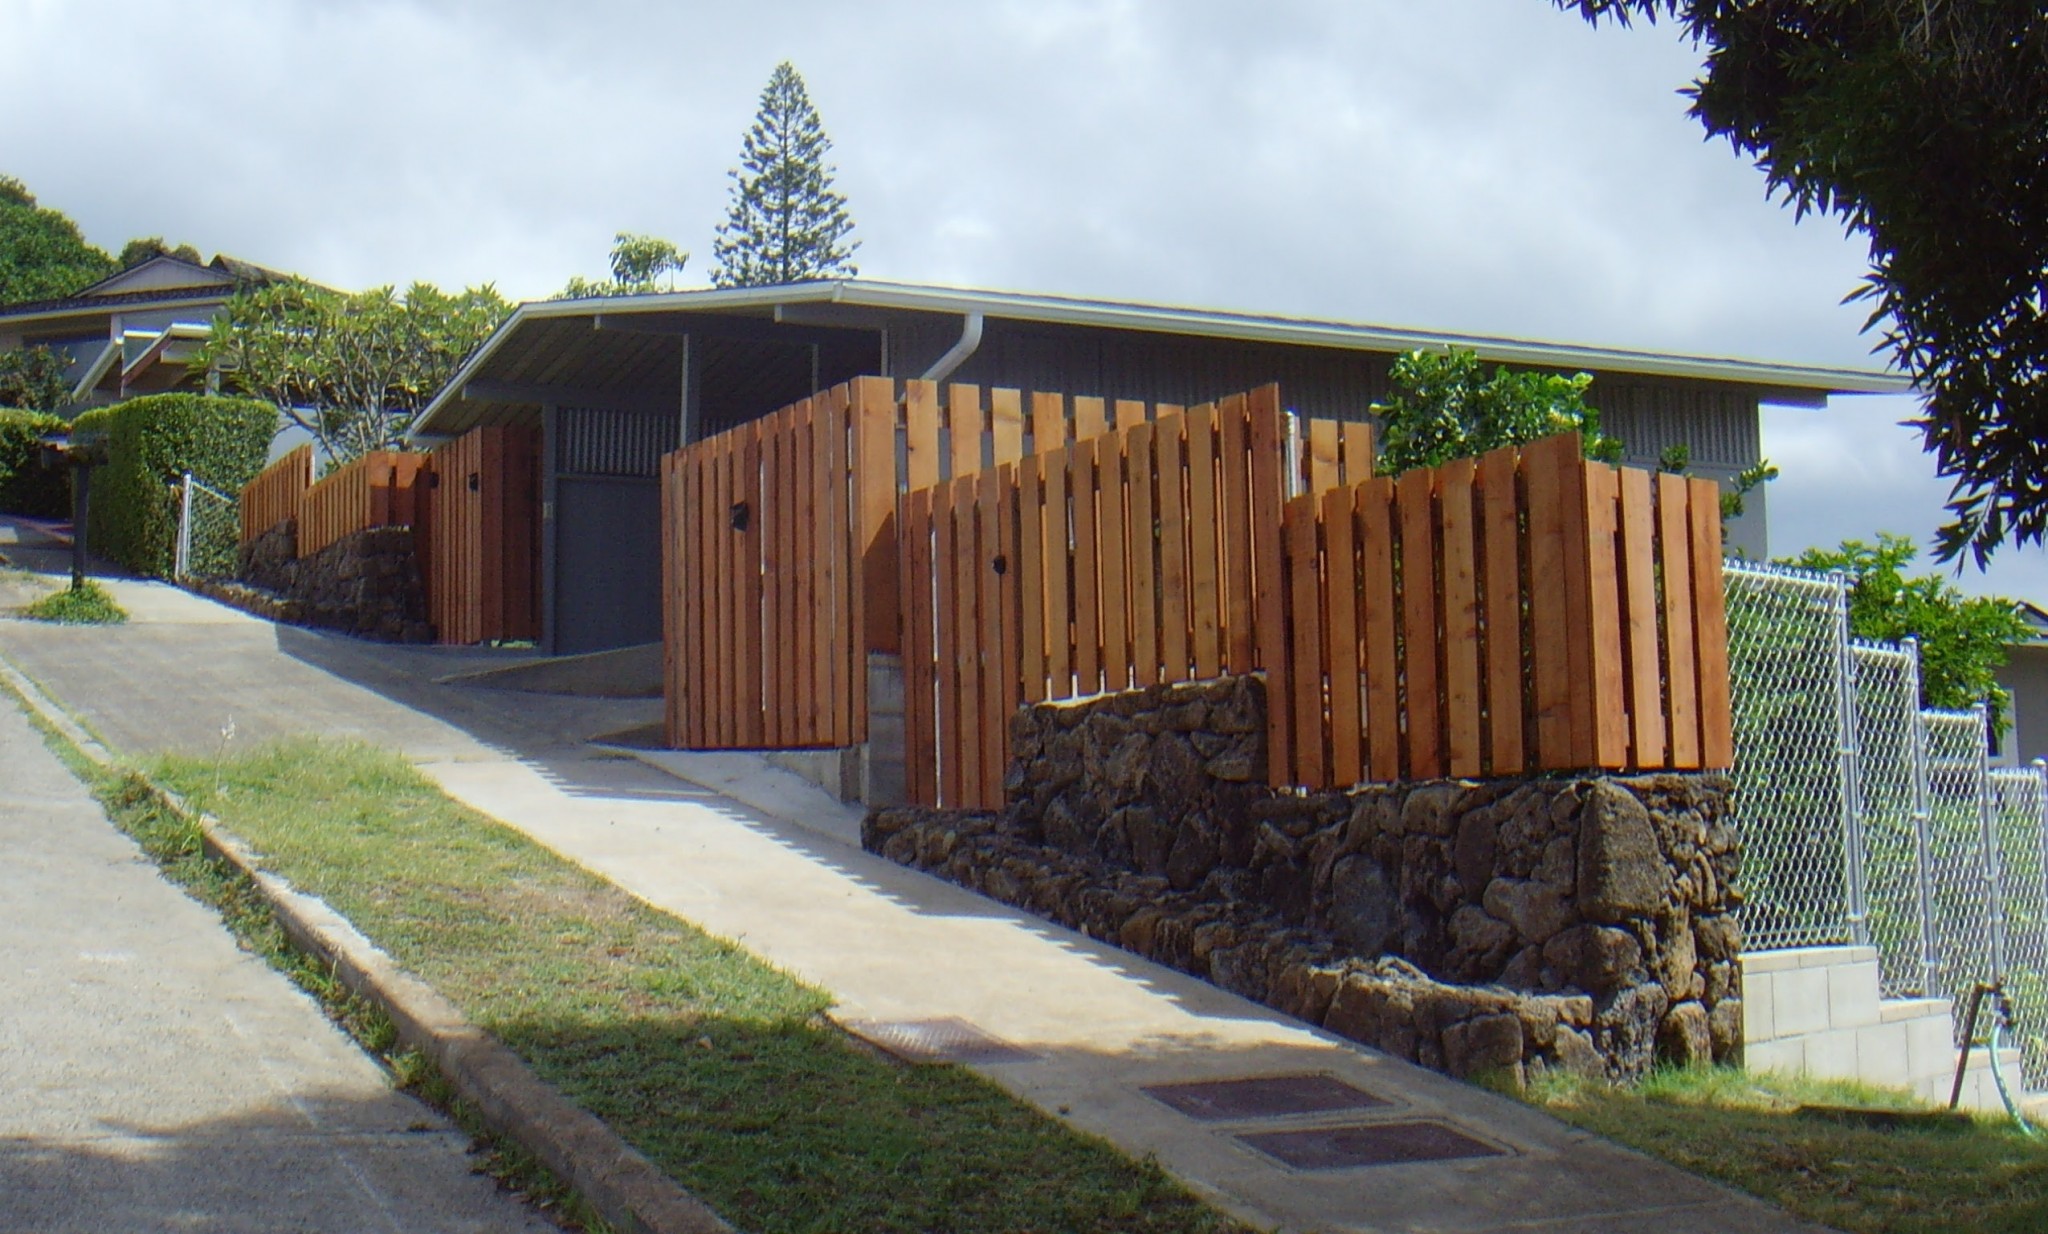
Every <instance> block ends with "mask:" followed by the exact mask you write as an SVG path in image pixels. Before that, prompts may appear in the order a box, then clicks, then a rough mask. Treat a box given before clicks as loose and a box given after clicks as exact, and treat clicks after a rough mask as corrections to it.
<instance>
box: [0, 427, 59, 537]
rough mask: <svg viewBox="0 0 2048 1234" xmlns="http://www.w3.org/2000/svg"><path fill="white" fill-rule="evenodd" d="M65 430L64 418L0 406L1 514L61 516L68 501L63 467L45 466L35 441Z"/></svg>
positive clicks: (32, 516)
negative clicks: (51, 467)
mask: <svg viewBox="0 0 2048 1234" xmlns="http://www.w3.org/2000/svg"><path fill="white" fill-rule="evenodd" d="M63 431H64V421H63V420H62V419H60V418H58V417H56V416H53V415H50V414H48V413H46V412H40V411H20V410H17V409H15V408H12V407H0V514H26V515H29V516H30V517H31V518H62V517H63V515H64V512H65V510H67V509H68V508H70V504H71V485H70V484H69V483H68V482H67V480H66V475H67V473H66V470H65V469H64V468H61V467H59V468H55V469H50V468H45V467H44V466H43V463H42V459H41V458H40V457H38V455H39V453H40V448H39V447H38V446H37V444H36V443H37V441H38V439H40V438H43V437H47V436H49V435H50V434H51V433H61V432H63Z"/></svg>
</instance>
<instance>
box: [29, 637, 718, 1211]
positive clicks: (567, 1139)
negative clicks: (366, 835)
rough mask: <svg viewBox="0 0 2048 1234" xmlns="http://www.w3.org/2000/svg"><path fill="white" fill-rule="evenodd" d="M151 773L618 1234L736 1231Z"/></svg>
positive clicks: (218, 846)
mask: <svg viewBox="0 0 2048 1234" xmlns="http://www.w3.org/2000/svg"><path fill="white" fill-rule="evenodd" d="M0 677H4V678H5V679H6V681H7V682H8V684H9V685H11V686H12V687H13V688H14V690H15V691H16V692H17V693H18V694H20V695H21V697H22V698H23V699H24V700H26V701H27V703H28V705H29V706H30V707H32V708H33V709H34V710H35V711H36V713H37V714H38V715H39V716H40V717H41V718H42V719H43V720H44V721H45V722H46V723H48V724H50V725H51V726H52V727H54V728H56V729H57V730H58V731H59V732H61V733H63V734H64V736H65V737H66V738H67V739H68V740H69V741H71V743H72V744H73V745H75V746H77V747H78V749H79V750H80V752H81V753H83V754H84V755H85V756H86V757H87V758H89V759H91V760H92V761H93V762H95V763H97V764H99V765H100V766H102V767H105V768H108V769H110V770H112V769H116V768H118V767H119V764H118V763H117V762H116V760H115V759H114V757H113V755H112V754H111V753H110V752H108V750H107V749H106V747H105V746H103V745H101V744H100V742H99V741H98V740H96V739H95V738H94V737H93V736H92V735H91V734H89V733H87V732H86V731H85V730H84V729H83V728H81V727H80V726H79V725H78V724H77V722H75V721H74V720H72V719H71V717H70V716H68V715H66V714H64V712H63V710H62V709H61V708H60V707H58V706H57V705H56V704H55V703H54V702H53V701H52V700H51V699H50V698H49V696H48V695H46V694H44V693H43V691H42V689H41V688H40V687H38V686H37V685H36V684H35V683H34V682H33V681H31V680H30V679H29V678H27V677H26V676H24V675H23V674H22V673H21V672H19V671H18V670H17V669H16V668H15V667H14V666H13V665H12V664H9V663H7V662H6V661H5V660H4V659H0ZM143 782H144V783H146V784H148V786H149V789H150V791H151V792H152V793H154V794H155V795H156V796H157V798H158V799H159V800H161V801H162V802H163V803H164V805H165V806H167V807H168V808H170V809H173V810H176V811H177V812H178V813H180V814H182V815H184V816H185V817H187V818H190V819H195V820H197V822H198V825H199V830H200V836H201V841H202V843H203V844H204V846H205V848H206V851H207V852H208V853H209V854H211V855H212V856H214V857H215V858H217V859H219V860H221V861H225V862H227V863H228V864H230V865H232V866H234V867H235V868H236V869H237V870H238V871H240V872H241V873H242V874H244V875H246V876H247V877H248V878H249V879H250V881H251V882H253V883H254V884H255V885H256V888H257V890H258V892H259V893H260V894H261V895H262V896H263V898H264V901H265V903H267V904H268V905H269V907H270V911H271V914H272V915H273V916H274V917H276V919H277V922H278V924H279V925H280V926H281V927H283V929H284V931H285V933H286V935H288V936H289V937H290V938H291V940H292V942H293V943H294V944H295V945H296V946H298V947H299V948H300V949H301V950H303V951H305V952H306V953H307V954H309V955H311V956H313V957H315V958H316V959H318V960H320V961H321V962H322V963H324V964H327V965H328V966H329V967H330V968H332V969H333V970H334V973H335V975H336V976H337V977H338V978H339V979H340V980H341V982H342V984H343V985H345V986H347V987H348V988H349V989H350V990H351V991H353V992H354V993H356V994H357V995H360V996H361V997H363V998H367V999H369V1000H370V1001H371V1002H373V1003H376V1004H377V1005H378V1006H379V1007H381V1008H382V1009H383V1010H384V1012H385V1014H387V1015H389V1016H390V1017H391V1021H392V1023H393V1024H394V1025H395V1026H396V1027H397V1030H398V1037H399V1040H400V1041H402V1042H404V1043H405V1044H406V1045H408V1046H411V1047H412V1048H414V1049H417V1050H419V1051H420V1052H421V1053H423V1054H425V1055H426V1056H427V1057H428V1058H430V1059H432V1060H433V1061H434V1064H435V1066H437V1067H439V1068H440V1070H441V1073H442V1075H444V1076H445V1077H447V1079H448V1082H449V1083H450V1084H451V1085H452V1086H453V1087H454V1089H455V1091H456V1092H457V1093H459V1094H460V1095H461V1096H462V1098H463V1099H464V1100H466V1101H468V1102H469V1103H470V1104H471V1105H472V1106H473V1107H475V1109H476V1110H477V1113H478V1114H479V1116H480V1117H481V1118H482V1119H483V1121H484V1123H485V1125H487V1126H488V1127H489V1128H490V1129H491V1130H492V1131H493V1132H495V1133H497V1134H499V1135H502V1136H504V1137H506V1138H507V1139H510V1140H512V1141H514V1142H516V1143H517V1144H519V1145H520V1146H521V1147H523V1148H525V1149H526V1150H527V1151H528V1152H531V1153H532V1154H533V1155H534V1156H535V1157H537V1158H539V1159H540V1160H541V1161H542V1162H543V1163H544V1164H545V1165H546V1166H547V1167H548V1169H550V1170H552V1171H553V1172H554V1173H555V1175H556V1176H557V1177H559V1178H560V1179H562V1180H563V1181H564V1182H566V1183H567V1184H569V1185H570V1186H571V1187H573V1188H575V1190H576V1191H577V1192H578V1193H579V1194H580V1195H581V1196H582V1198H583V1199H584V1200H585V1201H586V1202H587V1203H588V1204H589V1205H590V1207H591V1208H593V1209H595V1210H596V1212H597V1213H598V1215H599V1216H601V1217H602V1218H603V1219H604V1220H605V1221H606V1222H608V1223H610V1225H611V1226H612V1227H613V1228H614V1229H615V1230H617V1231H618V1232H619V1234H735V1231H734V1230H733V1227H732V1226H730V1225H728V1224H726V1223H725V1221H724V1220H722V1219H721V1218H720V1217H719V1216H718V1214H716V1213H715V1212H713V1211H712V1210H711V1208H710V1207H709V1206H708V1205H706V1204H705V1203H704V1202H703V1201H702V1200H699V1199H698V1198H697V1197H695V1196H693V1195H691V1194H690V1193H689V1192H688V1191H685V1190H684V1189H683V1188H682V1187H681V1186H679V1185H677V1183H676V1182H675V1181H674V1180H673V1179H671V1178H669V1177H668V1176H667V1175H666V1174H664V1173H662V1172H661V1170H660V1169H659V1168H657V1167H656V1166H655V1165H654V1163H653V1162H651V1161H649V1160H648V1159H647V1158H646V1157H645V1156H644V1155H643V1154H641V1153H640V1151H639V1150H637V1149H635V1148H633V1147H632V1146H631V1145H629V1144H627V1143H626V1142H625V1141H624V1140H622V1139H620V1138H619V1135H618V1133H617V1132H614V1131H613V1130H612V1129H611V1128H610V1127H608V1126H606V1125H605V1124H604V1123H603V1122H602V1121H601V1120H599V1119H598V1118H597V1117H596V1116H595V1115H593V1114H591V1113H589V1112H588V1111H585V1110H583V1109H581V1108H580V1107H578V1106H576V1105H575V1104H574V1103H572V1102H570V1101H569V1099H568V1098H566V1097H564V1096H562V1094H561V1093H559V1092H557V1091H556V1090H555V1089H554V1087H553V1086H552V1085H550V1084H548V1083H547V1082H546V1081H544V1080H542V1079H541V1078H540V1077H539V1076H537V1075H535V1074H534V1073H533V1071H532V1070H531V1069H530V1068H528V1067H527V1065H526V1064H525V1063H524V1062H522V1061H520V1059H519V1057H518V1056H517V1055H516V1054H514V1053H513V1052H512V1051H511V1049H510V1048H508V1047H507V1046H506V1045H505V1044H504V1043H502V1042H500V1041H499V1040H498V1039H497V1038H495V1037H493V1036H491V1035H490V1034H489V1033H487V1032H485V1031H483V1030H482V1029H480V1028H478V1027H476V1026H475V1025H474V1024H471V1023H470V1022H469V1021H468V1020H467V1019H465V1018H464V1017H463V1014H462V1012H461V1011H460V1010H459V1009H457V1008H456V1006H455V1005H454V1004H453V1003H451V1002H449V1001H448V1000H447V999H446V998H444V997H442V996H441V994H439V993H438V992H437V991H435V990H434V989H433V988H432V987H431V986H429V985H427V984H426V983H425V982H423V981H421V980H420V979H419V978H417V977H414V976H412V975H411V974H410V973H407V972H406V971H404V970H403V969H402V968H400V967H399V965H398V964H397V962H396V961H394V960H393V959H392V958H391V956H390V955H389V954H387V953H386V952H384V951H383V950H381V949H380V948H378V947H377V945H376V944H374V943H372V942H371V941H370V940H369V939H367V938H365V937H364V936H363V934H362V933H361V932H360V931H359V930H357V929H356V928H355V926H354V925H353V924H351V923H350V922H349V921H348V920H347V919H346V918H344V917H343V916H342V915H341V914H339V913H337V912H335V911H334V909H333V908H331V907H329V906H328V904H327V903H326V901H324V900H321V899H320V898H319V897H317V896H312V895H308V894H306V893H305V892H302V891H299V890H297V889H295V888H293V887H292V885H291V884H290V883H289V882H287V881H285V880H284V879H283V878H280V877H279V876H277V875H275V874H272V873H269V872H268V871H266V870H264V869H263V868H262V867H261V865H260V864H258V860H257V857H256V854H255V851H254V850H253V849H251V848H250V847H249V846H248V845H247V844H245V843H243V842H242V840H241V839H239V838H238V837H236V836H235V835H234V834H233V833H231V832H229V831H228V830H227V829H226V828H224V827H222V826H221V824H220V823H219V821H218V820H216V819H214V818H213V817H212V816H211V815H208V814H206V813H204V812H202V811H198V810H195V809H193V808H192V807H191V806H190V805H189V804H188V803H187V802H186V801H185V800H184V799H183V798H181V797H179V796H178V795H177V794H176V793H173V792H171V791H170V790H169V789H166V788H164V787H163V786H161V785H159V784H157V783H155V782H154V781H151V780H148V779H147V777H144V778H143Z"/></svg>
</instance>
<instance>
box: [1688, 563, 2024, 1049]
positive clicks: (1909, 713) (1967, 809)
mask: <svg viewBox="0 0 2048 1234" xmlns="http://www.w3.org/2000/svg"><path fill="white" fill-rule="evenodd" d="M1727 579H1728V642H1729V662H1730V667H1731V670H1732V675H1733V678H1734V681H1733V687H1734V689H1733V699H1734V711H1735V767H1734V771H1733V778H1734V782H1735V811H1736V815H1737V819H1738V822H1739V823H1740V825H1741V828H1742V833H1743V849H1744V856H1743V877H1744V881H1745V883H1746V885H1747V891H1746V903H1745V905H1744V908H1743V914H1744V917H1743V930H1744V935H1745V937H1746V939H1747V946H1749V947H1750V948H1751V949H1753V950H1760V951H1761V950H1770V949H1773V948H1781V947H1809V946H1822V945H1828V944H1858V945H1868V946H1872V947H1875V948H1876V949H1877V953H1878V965H1879V971H1880V974H1881V985H1882V988H1883V991H1884V993H1885V995H1886V996H1887V997H1893V998H1898V997H1912V996H1931V997H1939V998H1948V999H1952V1000H1955V1002H1956V1004H1957V1006H1958V1010H1959V1011H1960V1009H1961V1005H1962V1003H1963V1001H1964V1000H1966V999H1967V998H1968V997H1969V995H1970V993H1971V990H1972V988H1973V987H1974V986H1975V984H1976V983H1977V982H1980V981H1984V982H1990V981H1997V980H2003V981H2004V982H2005V985H2006V990H2007V992H2008V995H2009V996H2010V998H2011V1002H2012V1008H2013V1015H2014V1028H2015V1030H2016V1040H2017V1041H2018V1043H2019V1048H2020V1051H2021V1072H2022V1075H2023V1076H2024V1078H2025V1080H2026V1083H2027V1086H2028V1087H2029V1088H2037V1089H2038V1088H2048V1036H2044V1032H2048V770H2044V768H2043V767H2041V766H2040V765H2038V764H2037V765H2036V766H2034V767H2029V768H1997V769H1994V768H1992V767H1991V765H1990V756H1989V750H1990V733H1989V731H1988V728H1987V725H1986V719H1985V713H1984V710H1983V709H1982V708H1981V707H1980V708H1977V709H1976V710H1973V711H1966V712H1948V711H1930V710H1925V709H1923V708H1922V707H1921V706H1920V659H1919V650H1918V648H1917V647H1915V646H1913V644H1912V643H1911V642H1910V641H1908V642H1907V643H1905V644H1904V645H1901V646H1886V645H1876V644H1869V643H1862V642H1857V641H1855V640H1852V639H1851V638H1850V637H1849V632H1848V611H1849V609H1848V602H1849V597H1848V581H1847V579H1846V578H1844V577H1842V576H1840V575H1824V574H1814V573H1810V572H1806V571H1800V570H1792V569H1786V568H1784V567H1778V566H1760V565H1756V564H1753V563H1750V562H1729V563H1728V567H1727ZM1960 1018H1961V1017H1960V1016H1958V1019H1959V1020H1960ZM1961 1027H1962V1026H1961V1024H1960V1023H1958V1025H1957V1029H1958V1032H1960V1031H1961Z"/></svg>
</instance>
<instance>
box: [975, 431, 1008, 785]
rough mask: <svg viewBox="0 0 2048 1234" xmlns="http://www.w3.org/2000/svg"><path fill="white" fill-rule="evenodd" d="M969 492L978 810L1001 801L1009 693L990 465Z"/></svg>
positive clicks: (997, 498)
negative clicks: (973, 555) (972, 532)
mask: <svg viewBox="0 0 2048 1234" xmlns="http://www.w3.org/2000/svg"><path fill="white" fill-rule="evenodd" d="M977 480H978V483H977V484H976V486H975V487H976V489H977V492H976V495H975V528H976V539H975V544H976V548H977V549H978V550H979V553H978V555H977V556H976V558H975V560H974V590H975V605H976V607H977V609H978V610H979V612H978V613H977V616H978V617H979V618H980V622H981V625H980V628H979V629H978V630H977V631H976V633H977V634H978V636H979V637H977V638H976V639H975V643H976V645H977V647H978V648H979V654H980V658H981V671H980V674H979V676H980V681H981V718H980V721H979V723H978V724H977V725H976V728H977V730H978V734H979V736H980V738H981V775H980V777H979V781H980V785H981V791H980V794H979V796H978V797H977V799H976V800H975V804H976V805H977V806H979V807H981V808H983V809H992V808H994V807H996V806H999V805H1001V804H1002V795H1003V764H1004V761H1005V756H1006V754H1007V751H1008V748H1009V741H1008V737H1009V732H1010V717H1009V713H1008V712H1007V711H1006V710H1005V709H1004V708H1005V704H1006V703H1007V702H1008V700H1009V697H1010V689H1009V687H1008V686H1007V685H1005V684H1004V680H1003V679H1004V678H1005V677H1006V676H1008V673H1007V672H1006V668H1007V666H1008V664H1009V657H1008V652H1007V649H1006V648H1005V647H1004V646H1003V602H1004V601H1003V594H1002V588H1001V587H999V586H998V584H999V583H1000V582H1001V581H1002V576H1001V575H999V574H997V573H996V569H995V561H996V558H998V557H1000V556H1002V555H1003V540H1002V527H1001V520H1000V519H999V518H998V516H997V505H998V504H999V503H1000V502H1001V500H1002V497H1001V490H1000V489H999V488H998V485H999V483H1000V482H1001V476H1000V475H998V474H997V472H996V470H995V469H994V468H989V469H988V470H986V471H984V472H982V473H981V475H980V476H979V477H977Z"/></svg>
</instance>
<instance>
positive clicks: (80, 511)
mask: <svg viewBox="0 0 2048 1234" xmlns="http://www.w3.org/2000/svg"><path fill="white" fill-rule="evenodd" d="M91 512H92V467H91V465H90V464H87V463H73V464H72V465H71V590H73V591H81V590H83V589H84V588H85V526H86V523H87V521H88V516H89V515H90V514H91Z"/></svg>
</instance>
